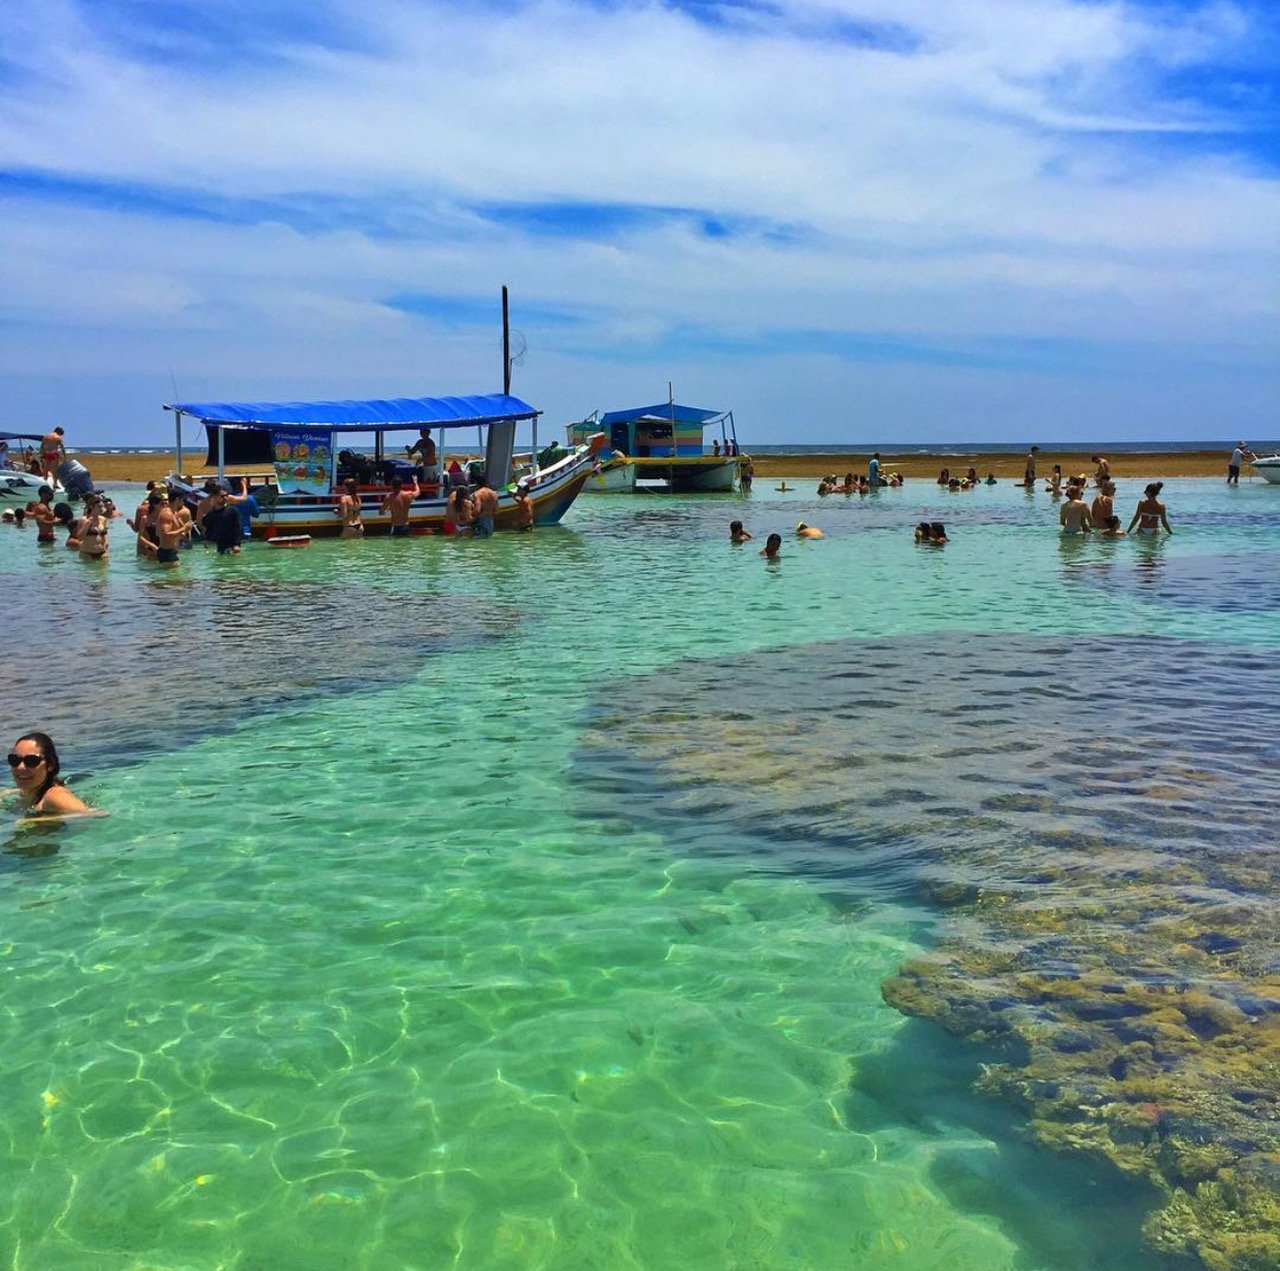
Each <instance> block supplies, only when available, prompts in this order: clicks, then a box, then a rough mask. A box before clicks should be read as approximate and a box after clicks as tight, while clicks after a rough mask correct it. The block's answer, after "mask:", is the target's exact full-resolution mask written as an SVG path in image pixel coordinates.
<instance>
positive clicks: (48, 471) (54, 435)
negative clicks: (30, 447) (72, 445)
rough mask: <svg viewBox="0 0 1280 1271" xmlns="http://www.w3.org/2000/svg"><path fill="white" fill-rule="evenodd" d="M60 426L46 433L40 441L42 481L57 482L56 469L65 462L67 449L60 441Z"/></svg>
mask: <svg viewBox="0 0 1280 1271" xmlns="http://www.w3.org/2000/svg"><path fill="white" fill-rule="evenodd" d="M62 435H63V434H62V425H61V424H59V425H58V427H57V428H55V429H54V430H53V431H52V432H47V433H45V435H44V436H43V437H42V438H41V440H40V469H41V473H42V475H43V476H44V479H45V480H46V481H49V482H53V481H56V480H57V477H58V469H59V468H60V467H61V466H62V465H63V464H64V463H66V461H67V447H66V445H65V444H64V443H63V440H62Z"/></svg>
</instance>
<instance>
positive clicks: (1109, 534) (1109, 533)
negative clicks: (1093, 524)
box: [1102, 516, 1125, 538]
mask: <svg viewBox="0 0 1280 1271" xmlns="http://www.w3.org/2000/svg"><path fill="white" fill-rule="evenodd" d="M1124 536H1125V534H1124V530H1122V529H1121V528H1120V518H1119V517H1118V516H1113V517H1111V518H1110V519H1109V520H1108V521H1107V524H1106V526H1105V527H1104V528H1103V531H1102V537H1103V538H1124Z"/></svg>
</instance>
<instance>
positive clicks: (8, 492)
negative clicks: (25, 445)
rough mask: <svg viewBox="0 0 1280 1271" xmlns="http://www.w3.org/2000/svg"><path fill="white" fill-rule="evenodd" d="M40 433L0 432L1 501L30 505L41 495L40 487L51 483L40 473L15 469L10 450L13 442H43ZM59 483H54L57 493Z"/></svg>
mask: <svg viewBox="0 0 1280 1271" xmlns="http://www.w3.org/2000/svg"><path fill="white" fill-rule="evenodd" d="M43 440H44V438H43V437H41V435H40V434H39V433H26V432H0V501H4V502H12V503H30V502H32V501H33V500H34V499H36V498H37V497H38V496H39V494H40V487H41V486H42V485H48V484H49V483H48V482H47V481H46V480H45V479H44V478H43V477H42V476H40V475H39V473H35V472H28V471H27V470H26V469H25V468H19V467H15V466H14V465H13V457H12V454H11V452H10V450H9V443H10V442H11V441H34V442H36V443H39V442H41V441H43ZM58 488H59V487H58V483H57V482H56V481H55V482H54V489H55V491H56V490H57V489H58Z"/></svg>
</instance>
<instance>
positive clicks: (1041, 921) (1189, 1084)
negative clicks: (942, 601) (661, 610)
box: [587, 633, 1280, 1271]
mask: <svg viewBox="0 0 1280 1271" xmlns="http://www.w3.org/2000/svg"><path fill="white" fill-rule="evenodd" d="M744 683H746V684H749V685H750V686H751V688H750V691H749V692H744V691H743V689H742V685H743V684H744ZM1277 702H1280V671H1278V670H1277V669H1276V667H1275V663H1274V655H1271V654H1261V653H1259V652H1258V651H1255V650H1249V649H1242V648H1234V647H1230V646H1206V645H1193V644H1190V643H1180V642H1164V643H1162V644H1160V645H1159V647H1158V649H1156V648H1153V646H1151V645H1150V644H1149V643H1148V642H1146V641H1138V640H1129V639H1124V638H1115V637H1096V638H1094V637H1090V638H1084V639H1072V640H1061V639H1045V638H1039V637H1026V636H1007V635H970V634H965V633H958V634H952V635H949V636H947V637H946V639H945V640H939V638H938V637H937V636H933V637H929V638H927V639H926V638H921V637H912V638H904V639H902V640H894V641H866V642H863V641H842V642H838V643H830V644H821V645H812V646H803V647H801V648H796V649H786V650H774V651H767V652H763V653H760V654H757V655H754V656H753V657H751V658H748V659H745V660H744V661H743V662H742V663H740V664H739V665H738V666H737V667H736V668H735V674H734V676H733V677H732V678H731V679H727V678H726V677H725V675H724V673H723V667H720V666H714V667H713V666H709V665H706V664H700V663H690V664H687V665H685V666H683V667H679V668H673V669H671V670H669V671H667V672H666V673H664V674H663V676H662V677H661V680H660V683H659V682H658V680H657V678H653V677H641V678H640V679H638V680H636V681H632V682H629V683H625V684H623V685H622V686H617V685H615V686H614V691H613V692H611V694H610V697H609V699H608V700H607V702H604V703H602V704H601V706H600V708H599V710H598V712H597V719H596V721H595V722H596V728H595V731H594V733H593V736H592V739H591V741H590V744H589V746H588V755H587V759H588V767H589V769H590V771H591V773H592V777H591V780H592V781H593V782H594V783H595V784H596V786H597V788H598V789H600V790H601V791H602V793H604V794H606V795H607V797H608V799H609V801H610V803H611V806H612V807H613V809H614V811H615V812H616V811H618V810H619V809H624V810H625V809H627V807H628V805H631V810H632V811H634V812H636V813H638V814H642V815H644V816H646V817H648V818H650V819H654V820H657V821H660V822H670V823H673V824H674V823H678V824H679V826H680V833H681V836H682V842H683V843H684V844H685V845H686V846H687V847H688V849H689V850H704V851H717V850H735V851H741V850H743V844H745V843H753V844H755V847H754V849H753V850H754V851H755V852H756V854H757V857H758V862H759V865H760V867H761V868H775V869H781V868H785V869H789V870H800V871H803V872H807V873H811V874H815V875H818V876H821V877H824V878H826V879H828V880H830V881H831V882H832V883H833V884H838V885H842V886H847V887H848V888H849V889H850V891H851V892H856V893H857V894H859V895H862V896H866V895H868V894H870V895H875V894H877V893H880V894H889V895H892V894H895V893H902V892H907V891H909V892H911V893H912V894H914V895H916V896H924V897H926V898H927V899H928V901H929V902H930V904H931V905H932V906H934V907H936V909H937V911H938V913H939V923H938V931H937V941H936V944H935V945H934V947H933V948H932V949H931V951H930V954H929V955H928V956H927V957H924V958H921V959H919V960H917V961H915V962H912V963H910V964H908V965H906V966H903V967H902V968H901V969H900V971H899V974H898V975H897V976H895V977H894V978H893V979H891V980H890V981H888V982H887V983H886V984H885V986H884V995H885V998H886V1000H887V1001H888V1002H890V1003H891V1004H892V1005H893V1006H894V1007H896V1008H897V1009H899V1010H901V1011H904V1012H906V1013H909V1014H911V1015H916V1016H921V1017H924V1018H927V1019H930V1020H933V1021H935V1022H936V1023H938V1024H939V1025H941V1026H942V1027H944V1028H946V1029H947V1030H949V1031H950V1032H951V1033H953V1034H955V1035H957V1036H959V1037H963V1038H967V1039H970V1040H972V1041H973V1042H975V1043H984V1044H990V1043H996V1044H997V1045H1002V1047H1003V1050H1002V1054H1003V1056H1004V1060H1003V1062H996V1063H991V1064H988V1065H986V1066H985V1067H984V1069H983V1075H982V1077H981V1079H980V1080H979V1082H978V1086H979V1089H980V1091H981V1092H982V1093H984V1094H987V1095H991V1096H994V1097H999V1098H1002V1099H1006V1100H1011V1101H1013V1102H1015V1103H1016V1104H1017V1105H1018V1106H1020V1107H1021V1108H1022V1109H1023V1111H1024V1113H1025V1118H1026V1125H1027V1127H1028V1130H1029V1132H1030V1133H1031V1134H1033V1135H1034V1136H1035V1138H1036V1139H1037V1140H1038V1141H1039V1142H1041V1143H1043V1144H1044V1145H1046V1146H1047V1147H1049V1148H1052V1149H1055V1150H1060V1151H1066V1152H1076V1153H1086V1154H1090V1155H1093V1156H1096V1157H1099V1158H1102V1159H1105V1160H1107V1161H1109V1162H1112V1163H1113V1164H1114V1165H1116V1166H1118V1167H1119V1168H1120V1169H1122V1170H1125V1171H1127V1172H1129V1173H1132V1174H1135V1175H1141V1176H1143V1177H1145V1178H1147V1179H1149V1180H1151V1181H1152V1182H1153V1183H1154V1184H1155V1185H1156V1186H1157V1187H1158V1189H1159V1190H1160V1193H1161V1194H1162V1196H1163V1197H1164V1204H1163V1205H1162V1206H1161V1207H1160V1208H1158V1209H1157V1210H1156V1211H1155V1212H1154V1213H1152V1214H1151V1215H1150V1216H1149V1217H1148V1218H1147V1220H1146V1225H1145V1233H1146V1236H1147V1239H1148V1241H1149V1242H1150V1244H1151V1245H1152V1246H1153V1247H1154V1248H1156V1249H1158V1250H1160V1251H1163V1252H1165V1253H1168V1254H1170V1255H1184V1256H1186V1257H1187V1258H1188V1259H1189V1260H1190V1261H1191V1262H1193V1263H1194V1262H1195V1261H1196V1260H1198V1261H1199V1262H1200V1263H1201V1264H1202V1265H1204V1266H1207V1267H1210V1268H1213V1269H1214V1271H1262V1269H1263V1268H1267V1269H1269V1271H1275V1268H1277V1267H1280V836H1278V835H1277V831H1276V827H1277V826H1280V786H1278V785H1277V783H1275V782H1274V780H1272V779H1270V774H1272V773H1274V771H1275V768H1276V764H1275V761H1276V758H1277V757H1278V753H1280V744H1278V742H1277V737H1278V736H1280V730H1277V729H1276V727H1275V720H1274V718H1273V715H1272V712H1273V710H1274V704H1275V703H1277Z"/></svg>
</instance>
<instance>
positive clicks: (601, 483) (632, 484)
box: [582, 459, 636, 494]
mask: <svg viewBox="0 0 1280 1271" xmlns="http://www.w3.org/2000/svg"><path fill="white" fill-rule="evenodd" d="M582 488H583V489H584V490H593V491H595V493H597V494H632V493H634V491H635V488H636V468H635V464H633V463H632V462H631V460H630V459H610V460H608V461H607V462H605V463H603V464H601V465H600V470H599V472H593V473H592V474H591V475H590V476H589V477H588V478H587V484H586V485H584V486H583V487H582Z"/></svg>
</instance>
